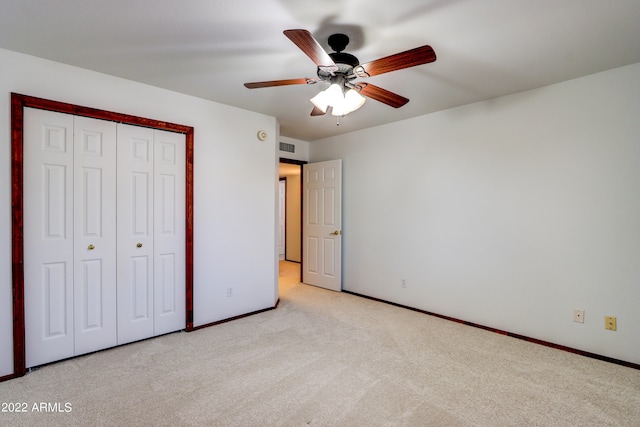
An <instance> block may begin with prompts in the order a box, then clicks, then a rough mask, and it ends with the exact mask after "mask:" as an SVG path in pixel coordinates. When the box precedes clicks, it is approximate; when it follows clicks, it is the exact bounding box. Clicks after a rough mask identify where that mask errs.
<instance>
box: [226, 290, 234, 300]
mask: <svg viewBox="0 0 640 427" xmlns="http://www.w3.org/2000/svg"><path fill="white" fill-rule="evenodd" d="M232 296H233V288H227V298H228V297H232Z"/></svg>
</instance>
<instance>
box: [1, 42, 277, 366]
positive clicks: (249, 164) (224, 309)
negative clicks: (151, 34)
mask: <svg viewBox="0 0 640 427" xmlns="http://www.w3.org/2000/svg"><path fill="white" fill-rule="evenodd" d="M0 64H2V66H1V67H0V376H4V375H7V374H10V373H12V372H13V358H12V354H13V353H12V351H13V350H12V345H13V344H12V317H11V316H12V311H11V306H12V297H11V210H10V209H11V175H10V170H11V167H10V166H11V161H10V152H11V140H10V103H9V102H10V95H9V94H10V92H17V93H22V94H25V95H32V96H37V97H40V98H47V99H51V100H55V101H62V102H68V103H72V104H78V105H83V106H87V107H93V108H99V109H104V110H110V111H116V112H120V113H127V114H132V115H137V116H142V117H148V118H151V119H157V120H164V121H169V122H173V123H179V124H184V125H189V126H193V127H194V128H195V130H194V134H195V141H194V146H195V148H194V150H195V153H194V183H195V191H194V228H195V236H194V324H195V325H196V326H198V325H202V324H206V323H210V322H214V321H217V320H221V319H225V318H228V317H232V316H236V315H240V314H244V313H247V312H251V311H255V310H260V309H264V308H267V307H273V304H274V301H275V298H274V289H277V282H274V281H276V280H277V271H276V270H275V269H276V265H277V264H276V263H277V259H276V257H277V256H276V251H275V248H276V241H275V233H274V227H275V224H276V221H277V218H276V217H275V214H276V212H277V205H276V201H277V192H276V185H274V183H275V182H276V181H277V173H278V171H277V163H278V162H277V159H278V156H277V152H278V149H277V138H278V129H277V123H276V121H275V119H274V118H273V117H268V116H264V115H261V114H256V113H252V112H248V111H244V110H240V109H236V108H232V107H228V106H224V105H221V104H217V103H213V102H209V101H205V100H202V99H198V98H194V97H190V96H186V95H182V94H178V93H175V92H170V91H166V90H162V89H158V88H155V87H151V86H147V85H143V84H139V83H136V82H132V81H127V80H123V79H119V78H115V77H111V76H107V75H104V74H99V73H95V72H92V71H88V70H83V69H79V68H75V67H71V66H67V65H63V64H59V63H54V62H51V61H46V60H43V59H39V58H35V57H31V56H26V55H22V54H18V53H15V52H11V51H7V50H2V49H0ZM259 130H265V131H266V132H267V134H268V139H267V140H266V141H264V142H261V141H259V140H258V139H257V137H256V134H257V132H258V131H259ZM231 183H232V184H231ZM25 196H26V197H28V195H25ZM256 213H259V214H256ZM227 287H233V288H234V296H233V297H231V298H228V297H227V296H226V288H227Z"/></svg>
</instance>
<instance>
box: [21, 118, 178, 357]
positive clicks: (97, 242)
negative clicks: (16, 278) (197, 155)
mask: <svg viewBox="0 0 640 427" xmlns="http://www.w3.org/2000/svg"><path fill="white" fill-rule="evenodd" d="M23 146H24V152H23V154H24V162H23V163H24V171H23V178H24V183H23V191H24V271H25V277H24V289H25V340H26V341H25V346H26V348H25V350H26V366H27V367H32V366H37V365H41V364H44V363H49V362H52V361H55V360H60V359H64V358H67V357H71V356H75V355H79V354H83V353H88V352H91V351H96V350H100V349H104V348H108V347H113V346H115V345H118V344H123V343H127V342H131V341H135V340H139V339H144V338H148V337H151V336H154V335H160V334H163V333H168V332H173V331H176V330H180V329H184V328H185V325H186V321H185V280H186V279H185V269H186V264H185V262H186V261H185V232H186V231H185V217H186V212H185V201H186V196H185V195H186V170H185V156H186V146H185V136H184V135H183V134H179V133H174V132H166V131H160V130H154V129H149V128H143V127H137V126H130V125H124V124H116V123H114V122H109V121H104V120H96V119H90V118H85V117H78V116H73V115H69V114H63V113H57V112H51V111H45V110H39V109H32V108H25V114H24V143H23Z"/></svg>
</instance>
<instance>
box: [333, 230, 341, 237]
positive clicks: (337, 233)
mask: <svg viewBox="0 0 640 427" xmlns="http://www.w3.org/2000/svg"><path fill="white" fill-rule="evenodd" d="M341 234H342V231H340V230H336V231H334V232H333V233H331V234H330V235H331V236H339V235H341Z"/></svg>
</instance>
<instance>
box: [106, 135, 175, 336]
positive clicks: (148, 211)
mask: <svg viewBox="0 0 640 427" xmlns="http://www.w3.org/2000/svg"><path fill="white" fill-rule="evenodd" d="M185 149H186V146H185V137H184V135H182V134H177V133H174V132H166V131H161V130H154V129H149V128H142V127H138V126H130V125H119V126H118V199H119V200H124V201H127V202H129V203H119V204H118V344H124V343H127V342H131V341H136V340H140V339H144V338H148V337H152V336H154V335H160V334H163V333H167V332H172V331H176V330H179V329H183V328H184V327H185V322H186V321H185V268H186V266H185V215H186V213H185V209H184V206H185V194H186V181H185V162H184V159H185V155H186V152H185Z"/></svg>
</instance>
